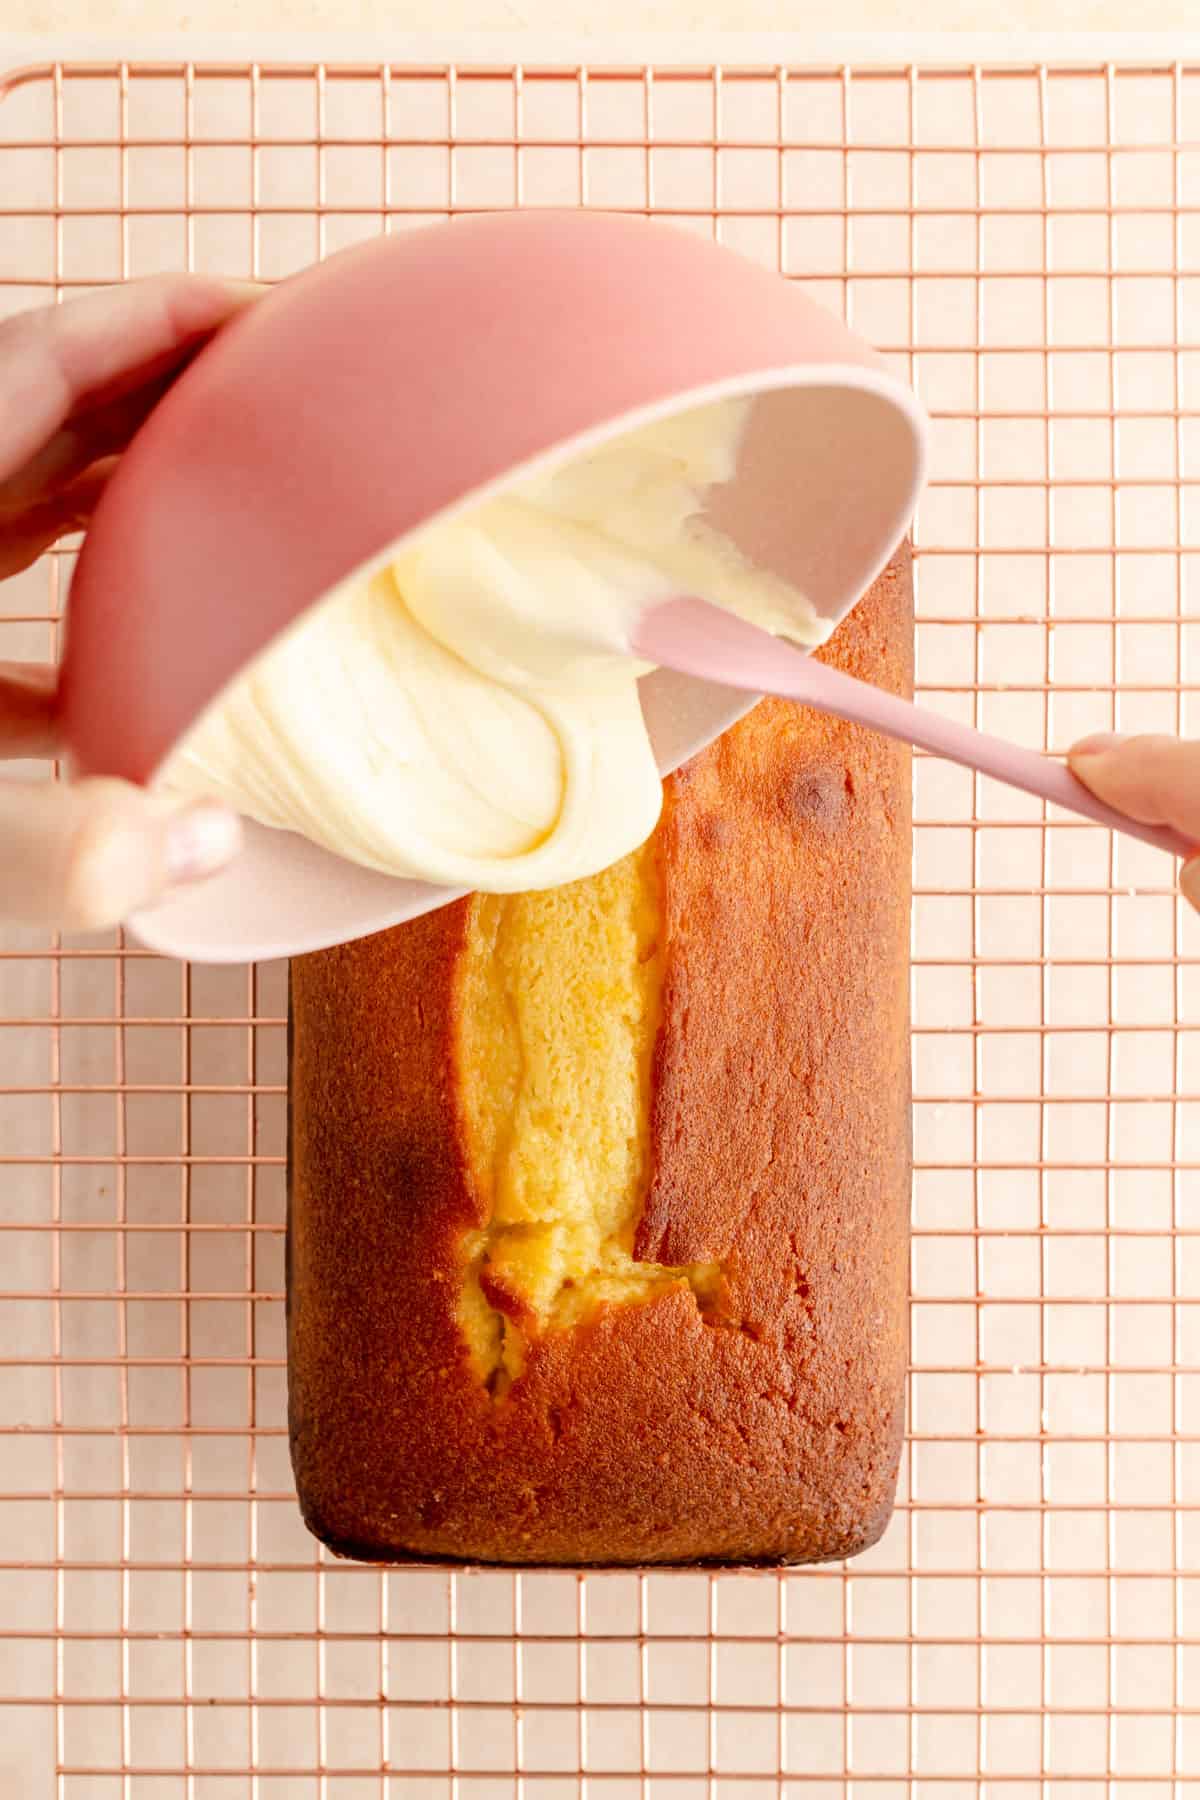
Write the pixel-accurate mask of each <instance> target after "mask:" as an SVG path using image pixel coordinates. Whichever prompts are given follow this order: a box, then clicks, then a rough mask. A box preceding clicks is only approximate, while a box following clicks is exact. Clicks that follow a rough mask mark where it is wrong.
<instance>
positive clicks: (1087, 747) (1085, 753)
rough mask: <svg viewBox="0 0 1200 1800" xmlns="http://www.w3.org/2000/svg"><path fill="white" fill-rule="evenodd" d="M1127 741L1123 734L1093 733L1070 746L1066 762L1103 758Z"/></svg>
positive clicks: (1109, 732)
mask: <svg viewBox="0 0 1200 1800" xmlns="http://www.w3.org/2000/svg"><path fill="white" fill-rule="evenodd" d="M1127 741H1128V740H1127V739H1126V737H1125V735H1124V733H1122V732H1119V731H1094V732H1093V733H1092V734H1091V736H1090V737H1085V738H1080V740H1079V742H1078V743H1077V744H1072V746H1071V748H1070V749H1069V750H1068V751H1067V761H1068V762H1072V763H1073V762H1075V761H1076V759H1077V758H1086V757H1089V756H1105V755H1107V754H1108V752H1109V751H1110V750H1115V749H1116V748H1117V746H1118V745H1119V744H1124V743H1126V742H1127Z"/></svg>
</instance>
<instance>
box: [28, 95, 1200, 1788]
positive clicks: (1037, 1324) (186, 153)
mask: <svg viewBox="0 0 1200 1800" xmlns="http://www.w3.org/2000/svg"><path fill="white" fill-rule="evenodd" d="M547 202H553V203H556V204H563V203H566V204H575V203H579V202H581V203H583V204H585V205H593V206H603V207H617V208H628V209H631V210H633V211H636V212H644V211H653V212H655V213H658V214H661V215H662V216H663V217H667V218H671V219H674V220H676V221H677V222H678V223H679V224H681V225H682V226H684V227H686V228H690V229H694V230H696V231H699V232H701V233H705V234H707V233H715V234H716V235H718V236H719V237H720V238H722V239H723V240H724V241H725V242H727V243H729V244H731V245H733V246H735V247H736V248H738V249H739V250H742V251H744V252H746V253H747V254H749V255H750V256H753V257H757V258H760V259H761V260H762V261H764V262H766V263H768V264H770V265H771V266H772V267H779V268H781V269H782V270H783V271H784V272H785V273H786V274H787V275H788V276H789V277H791V278H792V279H794V280H796V281H798V282H800V283H802V284H803V285H804V286H805V287H806V288H808V289H809V290H810V291H811V292H812V293H813V294H814V295H815V297H816V298H817V299H818V300H820V301H822V302H824V303H825V304H826V305H829V306H832V307H834V308H835V309H838V310H840V311H843V312H845V313H846V314H847V315H848V317H849V318H850V319H851V320H852V322H853V323H854V324H855V325H856V326H857V327H858V328H859V329H860V330H861V331H862V332H863V333H865V334H866V335H867V336H868V337H870V338H872V339H874V340H875V341H876V342H877V343H879V344H880V345H881V346H883V347H885V349H886V351H887V353H888V355H889V356H890V357H891V358H892V359H893V360H894V362H895V364H896V366H897V368H898V369H899V370H900V371H901V373H903V374H904V375H905V376H908V377H910V378H911V379H912V380H913V381H914V382H915V384H916V386H917V388H918V389H919V391H920V393H921V394H922V396H923V397H924V399H925V401H926V403H927V405H928V406H929V408H930V410H931V411H932V413H933V415H934V464H933V480H932V483H931V486H930V489H929V492H928V495H927V497H926V499H925V501H924V504H923V506H922V509H921V515H920V519H919V521H918V525H917V534H916V543H917V551H918V555H917V591H918V605H919V615H920V624H919V635H918V670H919V681H920V687H921V690H922V693H923V697H924V699H925V700H926V702H927V703H929V704H931V705H934V706H938V707H942V708H945V709H947V710H951V711H954V712H956V713H957V714H959V715H961V716H965V717H967V718H970V719H972V720H974V721H977V722H978V723H979V724H981V725H984V726H986V727H988V728H990V729H992V730H996V731H1002V732H1006V733H1009V734H1011V735H1013V736H1015V737H1018V738H1020V739H1022V740H1023V741H1025V742H1026V743H1030V744H1035V745H1045V746H1048V747H1052V748H1062V747H1063V746H1065V745H1066V744H1067V743H1069V742H1070V741H1071V740H1072V739H1073V738H1074V737H1075V736H1077V735H1078V734H1079V733H1081V732H1083V731H1085V730H1089V729H1095V728H1106V727H1112V726H1117V727H1120V728H1123V729H1126V730H1131V729H1138V728H1143V727H1147V726H1150V727H1155V728H1168V729H1187V728H1188V727H1189V725H1190V726H1191V727H1192V728H1193V729H1196V728H1197V727H1198V726H1200V718H1198V717H1197V709H1196V686H1195V675H1196V670H1197V658H1198V655H1200V636H1197V633H1198V632H1200V615H1198V614H1197V610H1196V602H1197V590H1198V587H1200V67H1196V68H1192V67H1187V66H1167V67H1161V68H1153V69H1133V68H1118V67H1111V66H1102V67H1092V68H1081V69H1068V68H1053V67H1024V68H1011V69H1006V70H1003V71H1001V70H991V69H979V68H959V69H923V68H922V69H913V68H897V69H869V70H868V69H852V68H840V67H839V68H820V69H802V68H795V69H785V68H761V69H749V68H748V69H740V68H725V69H716V68H711V67H705V68H698V69H694V70H686V71H685V70H680V69H655V68H591V69H589V68H580V67H558V68H549V67H537V68H534V67H525V68H516V67H504V68H499V67H498V68H489V69H483V68H475V67H472V68H453V67H426V68H414V67H400V66H391V67H369V68H368V67H363V66H355V67H350V66H344V67H343V66H338V67H335V66H314V65H304V66H299V65H292V66H268V65H267V64H255V65H237V66H235V65H220V66H217V65H211V66H210V65H207V64H205V65H199V64H194V65H193V64H186V65H185V64H182V63H180V64H172V65H157V66H141V65H136V64H133V63H129V64H120V65H113V66H104V67H101V66H78V67H76V66H54V67H49V66H47V67H44V68H35V69H29V70H23V71H20V72H17V73H14V74H12V75H10V76H9V77H8V78H7V80H6V81H5V82H3V84H2V85H0V310H2V311H5V312H8V311H12V310H15V309H17V308H20V307H24V306H28V305H32V304H38V303H42V302H47V301H50V300H52V299H54V298H55V296H57V295H59V294H62V293H66V292H71V291H74V290H76V289H79V288H84V287H87V286H90V285H92V284H93V283H99V282H106V281H111V280H114V279H116V278H118V277H124V276H130V275H138V274H142V273H146V272H149V271H151V270H155V269H159V268H164V267H180V266H184V265H186V266H190V267H193V268H197V269H209V270H220V271H225V272H228V273H234V274H242V275H255V276H258V277H261V278H264V279H271V278H274V277H278V276H282V275H284V274H286V273H288V272H289V271H290V270H292V269H294V268H296V267H298V266H300V265H301V264H303V263H306V262H308V261H310V260H311V259H312V258H313V257H314V256H320V255H322V254H325V253H326V252H329V251H332V250H334V249H336V248H337V247H338V246H340V245H343V244H346V243H348V242H350V241H352V240H354V239H356V238H360V237H363V236H367V235H370V234H371V233H374V232H378V231H403V230H407V229H409V228H410V227H412V226H414V225H417V224H420V223H421V222H422V221H424V220H428V219H435V218H441V217H444V216H445V215H446V214H448V213H453V212H457V211H465V210H471V209H479V208H487V207H497V206H511V205H513V204H522V205H539V204H544V203H547ZM398 423H400V422H398ZM72 552H73V546H71V545H67V546H65V547H63V548H62V549H60V550H59V551H58V552H56V553H54V554H52V555H50V556H48V557H46V558H45V559H44V560H43V562H42V563H41V564H40V565H39V566H38V567H36V568H35V569H33V570H31V571H30V572H29V573H28V574H26V575H24V576H21V577H18V578H17V579H16V580H15V581H12V582H9V583H7V584H6V585H5V587H4V589H3V594H2V599H0V609H2V616H0V656H4V657H39V656H43V655H46V654H48V653H53V652H54V650H55V648H56V645H57V641H58V630H59V625H58V621H59V617H60V611H61V602H62V597H63V595H64V593H65V590H66V586H67V581H68V577H69V571H70V566H71V557H72ZM167 573H168V572H165V576H166V574H167ZM916 802H917V820H918V823H917V829H916V842H915V885H916V902H915V921H914V935H913V988H914V1015H915V1032H914V1040H913V1043H914V1057H915V1075H916V1093H917V1101H916V1113H915V1123H916V1152H917V1173H916V1183H915V1193H914V1202H913V1204H914V1227H915V1241H914V1257H913V1296H914V1298H913V1314H912V1324H913V1331H912V1344H913V1367H912V1374H911V1382H910V1414H909V1418H910V1426H911V1439H910V1444H909V1448H908V1452H907V1455H906V1462H905V1471H904V1476H903V1484H902V1489H901V1500H900V1506H899V1510H898V1512H897V1516H896V1519H895V1523H894V1525H893V1527H892V1529H891V1531H890V1532H889V1533H888V1535H887V1537H886V1538H885V1540H884V1542H883V1543H882V1544H881V1545H880V1546H879V1547H878V1548H877V1549H875V1550H873V1551H872V1552H870V1553H869V1554H868V1555H866V1556H864V1557H862V1558H861V1559H859V1560H858V1561H857V1562H855V1563H853V1564H852V1565H849V1566H847V1567H845V1568H843V1567H834V1568H825V1569H819V1570H813V1571H796V1572H791V1573H784V1574H762V1573H759V1574H749V1575H740V1576H738V1575H724V1574H722V1575H709V1574H687V1573H681V1574H663V1573H659V1574H655V1573H633V1574H605V1573H595V1574H588V1575H586V1576H575V1575H572V1574H563V1573H558V1572H547V1573H529V1574H517V1575H514V1574H510V1573H497V1572H487V1573H473V1572H446V1571H422V1570H398V1571H393V1572H391V1573H380V1572H379V1571H377V1570H374V1569H370V1568H364V1567H356V1566H341V1565H335V1564H334V1563H333V1562H331V1561H330V1560H329V1559H327V1558H326V1557H324V1556H323V1555H322V1554H321V1553H320V1552H319V1551H318V1550H317V1547H316V1546H315V1544H314V1543H313V1542H312V1541H311V1540H310V1539H309V1538H308V1537H307V1536H306V1534H305V1532H304V1531H303V1529H302V1528H301V1526H300V1523H299V1520H298V1517H297V1513H296V1508H295V1504H294V1500H293V1495H292V1487H291V1480H290V1475H289V1469H288V1458H287V1445H286V1437H285V1432H284V1362H283V1328H282V1326H283V1304H282V1291H281V1290H282V1284H283V1172H284V1171H283V1160H284V1136H283V1122H284V1083H285V1074H286V1072H285V1067H284V1010H285V976H284V970H283V969H282V968H281V967H278V966H270V967H260V968H257V969H240V970H213V969H205V968H195V969H190V970H189V969H187V968H180V967H178V966H176V965H173V964H170V963H167V962H163V961H160V960H158V959H157V958H155V957H152V956H148V955H146V954H144V953H142V952H141V951H139V950H138V949H136V948H135V947H133V946H131V945H129V944H126V943H124V942H122V941H121V940H120V939H119V938H117V937H111V938H109V939H107V940H104V941H101V942H97V941H95V940H86V941H84V940H75V939H72V938H62V939H59V938H51V937H48V936H45V935H42V934H39V933H35V932H30V933H23V934H22V933H18V932H15V931H7V932H6V933H5V934H4V937H3V947H2V949H0V1016H2V1019H3V1023H2V1025H0V1080H2V1081H3V1087H2V1088H0V1164H2V1165H3V1177H2V1180H0V1352H2V1354H0V1631H3V1633H4V1634H5V1635H4V1638H3V1642H2V1644H0V1703H2V1711H0V1792H2V1793H3V1794H4V1795H5V1796H8V1795H10V1794H11V1795H14V1796H15V1795H21V1796H31V1797H34V1800H40V1797H41V1796H42V1795H55V1796H59V1797H63V1796H70V1797H71V1800H109V1797H110V1796H111V1797H114V1800H115V1797H116V1796H130V1795H132V1796H137V1797H139V1800H141V1797H143V1796H145V1797H147V1800H149V1797H150V1796H154V1797H155V1800H159V1797H162V1800H166V1797H168V1796H170V1797H171V1800H174V1797H175V1796H180V1797H183V1796H187V1797H188V1800H192V1797H195V1800H209V1797H212V1800H216V1797H218V1796H219V1797H221V1800H232V1797H233V1796H239V1797H240V1796H243V1795H244V1796H253V1797H254V1800H284V1797H285V1796H286V1800H304V1797H306V1796H310V1795H311V1796H318V1795H319V1796H321V1797H322V1800H343V1797H346V1800H350V1797H352V1800H358V1797H359V1796H366V1795H368V1794H376V1795H386V1796H390V1797H392V1800H395V1797H396V1796H400V1795H405V1796H417V1795H419V1796H430V1797H436V1796H441V1795H446V1796H450V1795H454V1796H464V1797H465V1796H471V1797H472V1800H483V1797H484V1796H489V1797H490V1796H499V1795H509V1794H520V1795H522V1796H528V1797H529V1800H533V1797H535V1796H536V1797H538V1800H551V1797H553V1800H560V1797H564V1796H568V1795H571V1796H574V1795H584V1794H586V1795H589V1796H600V1795H603V1796H605V1797H606V1800H616V1797H617V1796H621V1797H624V1796H634V1795H647V1794H648V1795H651V1796H655V1797H659V1800H666V1797H667V1796H671V1797H672V1800H677V1797H679V1800H682V1797H683V1796H688V1797H689V1800H690V1797H692V1796H700V1795H717V1796H722V1797H723V1800H735V1797H738V1800H741V1797H743V1796H750V1795H758V1794H760V1793H762V1792H764V1791H771V1790H774V1791H775V1792H777V1793H784V1794H788V1795H790V1796H793V1797H798V1796H801V1795H804V1796H813V1800H816V1796H818V1795H819V1796H821V1797H822V1800H826V1797H827V1796H831V1795H832V1794H833V1793H834V1792H835V1791H836V1792H838V1793H842V1792H844V1791H845V1790H846V1789H847V1787H848V1786H852V1787H853V1789H854V1792H855V1794H859V1795H867V1794H870V1795H872V1796H880V1797H882V1796H884V1795H889V1796H890V1795H894V1794H895V1793H896V1792H898V1790H899V1787H900V1786H901V1785H902V1784H908V1783H911V1782H914V1781H915V1782H916V1783H918V1784H919V1785H920V1786H921V1787H922V1788H926V1787H927V1792H928V1793H930V1794H932V1793H933V1792H934V1791H935V1790H936V1792H937V1793H938V1794H939V1796H940V1795H949V1794H955V1795H958V1794H961V1793H963V1792H965V1791H967V1790H968V1789H970V1790H971V1791H978V1790H980V1789H981V1788H983V1789H986V1791H987V1792H988V1793H989V1794H991V1795H999V1794H1000V1793H1001V1792H1003V1793H1005V1794H1006V1795H1007V1794H1009V1793H1012V1792H1014V1791H1024V1792H1032V1791H1034V1789H1035V1787H1036V1788H1039V1789H1041V1790H1042V1791H1044V1790H1045V1789H1046V1788H1047V1787H1048V1786H1051V1785H1052V1786H1054V1787H1055V1788H1057V1789H1058V1790H1060V1791H1061V1793H1062V1794H1063V1795H1070V1796H1072V1797H1074V1796H1077V1795H1080V1794H1084V1793H1085V1792H1086V1793H1091V1792H1093V1791H1095V1789H1096V1788H1097V1787H1098V1786H1099V1785H1100V1784H1116V1785H1119V1786H1120V1787H1121V1788H1122V1789H1123V1790H1124V1792H1125V1793H1126V1794H1128V1795H1129V1796H1134V1795H1138V1796H1141V1795H1143V1794H1147V1793H1149V1792H1151V1791H1152V1790H1154V1791H1157V1790H1158V1789H1159V1788H1160V1787H1161V1786H1162V1785H1163V1784H1166V1783H1172V1784H1181V1783H1183V1782H1184V1781H1193V1782H1194V1781H1195V1780H1197V1779H1200V1180H1198V1175H1200V931H1198V929H1197V925H1196V922H1195V921H1194V919H1192V917H1191V916H1190V915H1188V914H1186V913H1184V912H1183V911H1182V910H1181V908H1180V906H1179V904H1178V903H1177V902H1176V900H1175V899H1174V897H1173V895H1172V892H1171V890H1170V888H1169V886H1168V885H1167V882H1168V878H1169V874H1170V870H1169V869H1168V867H1167V865H1166V864H1165V862H1163V861H1162V860H1160V859H1158V858H1156V856H1155V855H1154V853H1153V852H1151V851H1148V850H1146V849H1144V848H1143V847H1142V846H1140V845H1138V844H1135V843H1133V842H1130V841H1126V840H1122V841H1121V842H1119V843H1118V842H1114V841H1113V840H1111V839H1110V838H1109V837H1107V836H1106V835H1105V834H1104V833H1102V832H1100V831H1098V830H1095V829H1093V828H1091V827H1089V826H1086V825H1078V824H1073V823H1068V822H1065V821H1062V820H1060V819H1059V818H1057V817H1056V818H1054V819H1053V820H1052V821H1049V822H1048V821H1047V819H1046V818H1045V817H1044V816H1043V813H1042V811H1041V809H1040V808H1039V807H1038V806H1037V805H1036V804H1034V803H1033V802H1032V801H1027V800H1025V799H1024V798H1022V797H1018V796H1016V795H1014V794H1011V793H1009V792H1007V791H1003V790H1000V789H997V788H992V787H989V786H986V785H984V784H979V783H976V782H974V781H973V780H972V778H971V777H970V776H968V775H966V774H964V773H963V772H961V771H959V770H955V769H950V768H947V767H943V766H941V765H939V764H937V763H935V762H931V761H921V762H919V763H918V765H917V769H916ZM1177 1791H1178V1792H1179V1793H1180V1794H1183V1793H1184V1792H1185V1791H1187V1790H1185V1789H1184V1788H1183V1787H1182V1786H1179V1787H1178V1789H1177Z"/></svg>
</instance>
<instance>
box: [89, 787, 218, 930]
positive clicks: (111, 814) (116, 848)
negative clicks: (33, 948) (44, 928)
mask: <svg viewBox="0 0 1200 1800" xmlns="http://www.w3.org/2000/svg"><path fill="white" fill-rule="evenodd" d="M241 843H242V825H241V820H240V819H239V818H238V816H237V814H236V813H234V812H231V811H230V810H229V809H227V808H225V807H222V806H217V805H213V804H211V803H209V802H203V803H202V804H200V805H198V806H190V807H188V808H187V809H186V810H184V811H171V812H168V813H163V812H162V811H161V810H159V808H158V807H157V806H156V804H155V802H154V800H152V799H151V797H150V796H148V795H145V794H144V793H142V792H141V791H140V790H136V789H124V788H122V787H118V786H116V785H114V786H113V788H112V790H111V791H107V784H105V787H104V789H103V790H102V791H101V792H100V793H96V794H95V795H94V796H93V804H92V807H91V809H90V810H89V811H88V812H87V813H86V815H85V816H84V818H83V821H82V823H81V824H80V825H79V827H78V829H77V831H76V833H75V838H74V842H73V843H72V844H71V847H70V850H69V852H68V856H67V860H66V867H65V871H64V876H63V882H62V892H61V900H60V905H59V909H58V910H59V911H60V913H61V916H62V922H63V923H64V925H66V926H67V928H68V929H70V930H74V931H102V930H104V929H106V928H107V927H109V926H111V925H115V924H119V923H120V922H121V921H123V920H124V919H127V918H128V917H129V916H130V914H132V913H135V912H138V911H141V910H142V909H143V908H144V907H147V906H152V905H153V904H154V903H155V902H156V901H158V900H161V899H162V898H163V897H164V895H165V894H166V893H168V892H169V891H170V890H171V889H172V888H175V887H181V886H185V885H187V884H189V883H191V882H194V881H201V880H203V879H204V877H205V876H207V875H214V874H216V872H217V871H218V869H221V868H223V867H224V866H225V864H226V863H228V862H230V861H232V859H233V857H234V856H236V855H237V852H238V850H239V849H240V848H241Z"/></svg>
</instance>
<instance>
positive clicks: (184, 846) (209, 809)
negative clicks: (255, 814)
mask: <svg viewBox="0 0 1200 1800" xmlns="http://www.w3.org/2000/svg"><path fill="white" fill-rule="evenodd" d="M241 847H242V821H241V820H240V819H239V817H238V815H237V814H236V813H235V812H231V811H230V809H229V808H228V807H225V806H217V805H214V804H210V803H205V804H203V805H200V806H193V807H189V809H188V810H187V811H186V812H182V813H178V814H176V815H175V817H174V818H172V819H170V820H168V822H167V828H166V838H165V843H164V852H163V861H164V866H165V870H166V876H167V881H168V884H169V885H170V886H172V887H177V886H181V885H183V884H184V883H187V882H192V881H203V880H204V878H205V876H206V875H215V874H216V873H217V871H218V869H223V868H224V867H225V866H226V864H227V863H231V862H232V861H233V859H234V857H235V856H236V855H237V853H238V851H239V850H240V849H241Z"/></svg>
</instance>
